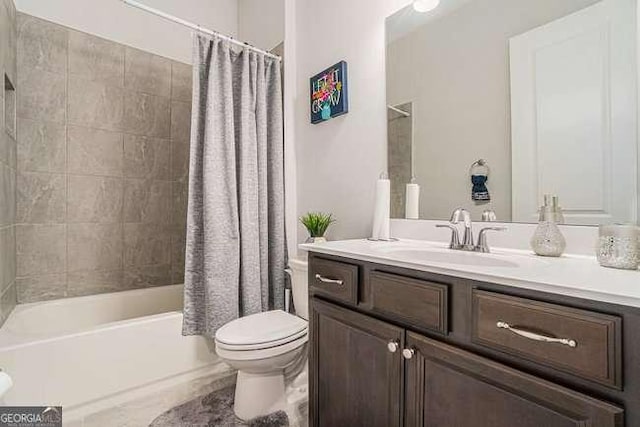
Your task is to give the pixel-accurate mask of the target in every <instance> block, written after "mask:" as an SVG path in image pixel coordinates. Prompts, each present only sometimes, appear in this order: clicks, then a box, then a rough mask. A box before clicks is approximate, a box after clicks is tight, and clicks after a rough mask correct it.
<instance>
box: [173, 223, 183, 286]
mask: <svg viewBox="0 0 640 427" xmlns="http://www.w3.org/2000/svg"><path fill="white" fill-rule="evenodd" d="M186 238H187V230H186V226H185V225H173V226H172V227H171V280H172V282H173V283H184V259H185V256H184V255H185V247H186Z"/></svg>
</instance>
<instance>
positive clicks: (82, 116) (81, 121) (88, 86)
mask: <svg viewBox="0 0 640 427" xmlns="http://www.w3.org/2000/svg"><path fill="white" fill-rule="evenodd" d="M123 112H124V90H123V89H122V88H121V87H118V86H110V85H106V84H104V83H98V82H92V81H89V80H85V79H82V78H80V77H78V76H76V75H70V76H69V124H73V125H80V126H86V127H90V128H96V129H105V130H114V131H119V130H122V114H123Z"/></svg>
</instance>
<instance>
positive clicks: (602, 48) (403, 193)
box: [386, 0, 640, 225]
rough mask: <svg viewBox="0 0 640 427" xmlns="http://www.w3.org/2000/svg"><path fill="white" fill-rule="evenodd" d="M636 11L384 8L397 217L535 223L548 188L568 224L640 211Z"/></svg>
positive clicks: (582, 3) (578, 2)
mask: <svg viewBox="0 0 640 427" xmlns="http://www.w3.org/2000/svg"><path fill="white" fill-rule="evenodd" d="M434 7H435V8H434ZM637 17H638V12H637V4H636V0H601V1H597V0H440V2H439V4H438V1H437V0H419V1H416V2H415V3H414V4H412V5H409V6H408V7H406V8H405V9H403V10H400V11H399V12H397V13H396V14H394V15H393V16H390V17H389V18H388V19H387V22H386V31H387V63H386V69H387V81H386V85H387V103H388V111H387V113H388V114H387V119H388V169H389V176H390V179H391V187H392V190H391V193H392V201H391V206H392V217H394V218H416V217H419V218H420V219H437V220H445V219H449V217H450V215H451V212H452V210H454V209H455V208H456V207H464V208H467V209H468V210H469V211H470V212H471V213H472V216H473V219H474V220H475V221H480V220H497V221H501V222H536V221H537V219H538V209H539V206H540V205H541V203H542V199H543V196H544V195H545V194H553V195H557V196H558V197H559V201H560V206H561V207H562V208H563V211H564V217H565V222H566V223H567V224H581V225H595V224H604V223H638V198H639V188H640V184H639V182H640V181H639V179H638V163H639V155H638V137H637V134H638V132H637V126H638V107H637V104H638V102H637V99H638V87H637V86H638V66H637V51H638V42H637V25H636V24H637V22H636V21H637ZM418 187H419V198H418V197H417V196H416V193H417V192H418Z"/></svg>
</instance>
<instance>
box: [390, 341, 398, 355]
mask: <svg viewBox="0 0 640 427" xmlns="http://www.w3.org/2000/svg"><path fill="white" fill-rule="evenodd" d="M398 348H400V345H399V344H398V340H392V341H389V342H388V343H387V350H389V353H395V352H396V351H398Z"/></svg>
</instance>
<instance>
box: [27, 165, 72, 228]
mask: <svg viewBox="0 0 640 427" xmlns="http://www.w3.org/2000/svg"><path fill="white" fill-rule="evenodd" d="M17 192H18V222H19V223H24V224H52V223H56V224H58V223H64V222H65V221H66V207H65V198H66V179H65V176H64V175H60V174H50V173H39V172H20V173H19V174H18V183H17Z"/></svg>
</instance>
